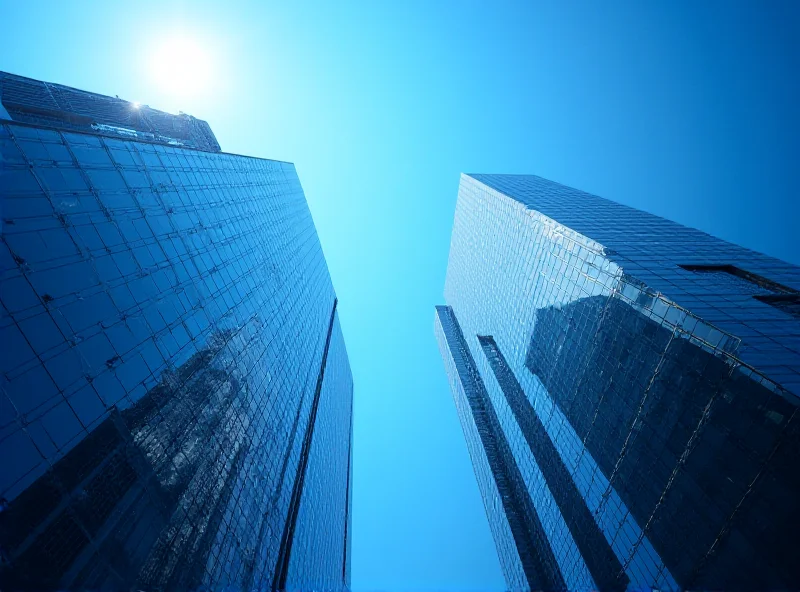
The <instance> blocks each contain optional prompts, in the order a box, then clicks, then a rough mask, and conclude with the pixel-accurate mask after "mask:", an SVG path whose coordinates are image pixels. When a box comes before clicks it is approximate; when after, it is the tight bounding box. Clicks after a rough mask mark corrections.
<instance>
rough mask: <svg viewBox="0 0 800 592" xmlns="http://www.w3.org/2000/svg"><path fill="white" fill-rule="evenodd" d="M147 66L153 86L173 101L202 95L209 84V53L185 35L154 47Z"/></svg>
mask: <svg viewBox="0 0 800 592" xmlns="http://www.w3.org/2000/svg"><path fill="white" fill-rule="evenodd" d="M148 62H149V63H148V71H149V72H150V74H151V76H152V78H153V79H154V82H155V83H156V84H157V85H158V86H159V87H160V88H161V89H163V90H164V91H165V92H167V93H169V94H170V95H172V96H173V97H175V98H181V97H188V96H191V95H195V94H198V93H201V92H203V91H204V90H206V89H207V88H208V87H209V86H210V84H211V82H212V77H213V70H214V64H213V59H212V55H211V52H210V51H208V49H207V48H206V47H205V46H204V44H202V43H200V42H199V41H198V40H197V39H193V38H191V37H189V36H186V35H173V36H170V37H168V38H166V39H164V40H162V41H161V42H160V43H155V44H154V45H153V46H152V51H151V53H150V56H149V60H148Z"/></svg>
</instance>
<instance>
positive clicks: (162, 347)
mask: <svg viewBox="0 0 800 592" xmlns="http://www.w3.org/2000/svg"><path fill="white" fill-rule="evenodd" d="M42 84H44V83H42ZM6 90H7V89H6ZM7 97H8V92H5V91H4V102H5V104H6V109H7V110H8V113H9V114H10V115H11V117H12V118H14V113H15V112H14V110H13V109H11V108H9V105H8V102H7V101H6V99H7ZM110 100H111V101H112V102H114V100H113V99H110ZM128 108H129V109H134V108H137V107H134V106H132V105H130V104H128ZM51 115H52V114H51ZM81 116H82V117H83V116H86V115H85V113H83V114H82V115H81ZM86 117H88V116H86ZM40 123H41V122H40ZM49 123H50V124H51V125H52V126H53V127H44V126H43V125H41V124H37V125H33V124H32V123H31V122H30V121H28V122H20V121H11V120H4V121H0V166H1V168H0V197H1V198H2V200H1V201H0V203H1V204H2V206H1V207H2V219H3V222H2V241H0V302H1V303H2V319H1V320H0V343H2V348H0V418H1V423H0V464H1V466H2V470H1V471H0V497H1V498H2V500H0V552H1V553H2V564H0V587H2V588H3V589H6V588H9V589H14V588H27V589H53V588H59V589H63V588H73V589H77V588H88V589H122V588H125V589H128V588H131V587H137V588H142V589H192V588H198V587H212V588H217V589H218V588H221V587H223V586H232V587H235V588H237V589H255V588H261V589H297V588H315V589H326V590H339V589H345V588H347V587H348V586H349V577H350V574H349V563H350V553H349V549H350V536H351V534H350V527H349V524H350V503H351V497H352V487H351V482H352V480H351V463H350V459H351V457H352V450H351V449H352V436H351V434H352V395H353V383H352V377H351V374H350V367H349V363H348V359H347V352H346V350H345V345H344V340H343V337H342V332H341V328H340V325H339V319H338V314H337V312H336V305H337V301H336V297H335V294H334V290H333V286H332V284H331V280H330V276H329V274H328V270H327V266H326V263H325V259H324V257H323V254H322V250H321V247H320V243H319V239H318V237H317V234H316V231H315V229H314V225H313V221H312V219H311V214H310V212H309V209H308V206H307V204H306V201H305V197H304V195H303V191H302V188H301V186H300V182H299V180H298V178H297V174H296V172H295V169H294V166H293V165H291V164H287V163H282V162H276V161H268V160H262V159H256V158H249V157H244V156H236V155H231V154H225V153H221V152H218V151H217V150H215V149H214V148H213V146H212V147H208V149H206V150H198V149H192V148H188V147H186V146H185V145H176V144H175V142H173V141H172V140H171V139H168V138H163V137H161V138H159V137H157V135H153V136H152V137H146V136H141V135H139V136H136V137H133V136H131V137H128V138H122V137H119V134H118V133H116V132H113V131H112V132H109V133H108V134H107V133H106V132H107V131H108V130H106V129H104V128H102V127H97V126H95V127H91V126H90V127H89V130H88V131H89V132H91V133H86V130H84V131H75V130H74V128H73V127H71V126H69V125H64V126H61V125H59V124H58V121H57V120H56V119H55V118H51V120H50V122H49ZM209 133H210V130H209ZM211 137H212V138H213V134H212V136H211Z"/></svg>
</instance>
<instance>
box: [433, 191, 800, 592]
mask: <svg viewBox="0 0 800 592" xmlns="http://www.w3.org/2000/svg"><path fill="white" fill-rule="evenodd" d="M445 300H446V302H447V305H446V306H439V307H437V309H436V316H435V333H436V337H437V340H438V342H439V345H440V349H441V352H442V356H443V358H444V361H445V368H446V371H447V374H448V376H449V379H450V383H451V387H452V390H453V396H454V399H455V402H456V408H457V411H458V414H459V418H460V420H461V423H462V427H463V429H464V434H465V437H466V441H467V448H468V450H469V453H470V456H471V458H472V461H473V465H474V468H475V473H476V477H477V481H478V486H479V489H480V490H481V494H482V496H483V499H484V505H485V508H486V512H487V515H488V518H489V523H490V527H491V529H492V533H493V535H494V538H495V542H496V545H497V549H498V554H499V556H500V562H501V565H502V567H503V571H504V573H505V576H506V581H507V583H508V586H509V588H510V589H512V590H526V589H541V588H545V589H546V588H569V589H578V590H579V589H583V590H588V589H602V590H624V589H629V590H641V589H659V590H666V589H672V590H678V589H685V588H693V589H748V590H750V589H796V588H798V587H800V568H799V567H798V564H797V562H796V560H795V557H796V555H797V551H798V550H800V546H799V545H798V543H797V542H796V537H795V536H794V535H795V532H796V528H797V526H798V524H800V505H798V504H797V503H796V497H797V496H798V495H800V476H798V475H799V474H800V473H798V471H797V467H798V458H800V417H798V414H797V408H798V396H799V395H800V317H799V316H798V313H797V310H798V309H800V269H798V268H797V267H796V266H792V265H789V264H787V263H785V262H782V261H779V260H776V259H773V258H770V257H767V256H765V255H762V254H760V253H755V252H753V251H749V250H747V249H744V248H741V247H738V246H736V245H732V244H730V243H726V242H724V241H722V240H720V239H716V238H714V237H711V236H709V235H707V234H704V233H702V232H700V231H697V230H694V229H691V228H686V227H684V226H681V225H678V224H675V223H673V222H670V221H668V220H664V219H662V218H659V217H657V216H654V215H651V214H648V213H645V212H642V211H638V210H634V209H632V208H628V207H625V206H622V205H619V204H616V203H614V202H610V201H607V200H604V199H602V198H599V197H597V196H593V195H590V194H587V193H584V192H581V191H577V190H575V189H571V188H569V187H565V186H562V185H559V184H557V183H553V182H550V181H547V180H544V179H541V178H539V177H534V176H513V175H469V176H468V175H464V176H462V179H461V185H460V188H459V197H458V203H457V206H456V214H455V222H454V227H453V236H452V241H451V247H450V258H449V262H448V269H447V278H446V282H445Z"/></svg>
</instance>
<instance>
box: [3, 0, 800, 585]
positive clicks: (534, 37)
mask: <svg viewBox="0 0 800 592" xmlns="http://www.w3.org/2000/svg"><path fill="white" fill-rule="evenodd" d="M601 4H602V6H601ZM606 4H608V5H606ZM656 4H657V3H656V2H639V1H631V2H627V3H599V2H577V1H576V2H565V3H558V2H548V3H536V2H530V3H528V2H525V3H520V4H511V3H504V2H494V3H490V2H483V3H477V2H476V3H471V2H453V3H452V4H447V3H444V2H442V3H439V2H431V1H419V2H417V1H416V0H404V1H402V2H395V3H390V2H381V1H377V2H375V1H371V2H368V1H365V2H362V3H354V2H349V1H346V0H342V1H337V2H330V1H320V2H300V1H295V0H292V1H289V0H283V1H281V2H266V1H262V2H244V1H240V0H228V1H227V2H225V3H224V5H223V4H222V3H220V4H218V5H212V4H207V3H201V2H188V1H187V2H179V1H174V0H158V1H155V2H152V1H149V0H136V1H135V2H118V1H106V2H94V3H89V2H61V1H58V2H55V1H54V2H52V3H46V2H37V1H28V2H18V1H14V2H11V1H10V0H0V20H2V23H3V33H2V35H1V36H0V69H3V70H7V71H11V72H14V73H17V74H22V75H26V76H31V77H35V78H41V79H45V80H50V81H54V82H60V83H64V84H68V85H72V86H76V87H79V88H84V89H87V90H92V91H96V92H101V93H105V94H111V95H119V96H120V97H122V98H126V99H130V100H138V101H141V102H144V103H147V104H149V105H150V106H152V107H155V108H162V109H165V110H173V111H177V110H178V109H180V110H183V111H185V112H187V113H191V114H193V115H196V116H198V117H201V118H203V119H206V120H207V121H208V122H209V123H210V124H211V126H212V128H213V130H214V131H215V133H216V135H217V138H218V139H219V141H220V143H221V144H222V147H223V149H224V150H226V151H229V152H237V153H241V154H249V155H254V156H261V157H266V158H275V159H280V160H288V161H292V162H294V163H295V164H296V165H297V169H298V172H299V174H300V179H301V181H302V183H303V186H304V188H305V192H306V196H307V198H308V201H309V204H310V206H311V210H312V213H313V215H314V219H315V222H316V225H317V228H318V230H319V234H320V237H321V240H322V244H323V248H324V251H325V254H326V257H327V260H328V265H329V267H330V270H331V274H332V276H333V281H334V284H335V286H336V289H337V292H338V296H339V302H340V313H341V319H342V326H343V330H344V334H345V340H346V342H347V347H348V351H349V355H350V361H351V364H352V368H353V375H354V380H355V389H356V391H355V398H356V401H355V453H354V454H355V464H354V472H355V483H354V508H353V534H354V542H353V585H354V587H355V588H357V589H361V590H364V589H370V590H374V589H385V590H403V589H429V590H433V589H437V590H445V589H451V590H456V589H498V590H499V589H501V588H502V587H503V581H502V576H501V574H500V570H499V565H498V562H497V558H496V555H495V551H494V545H493V543H492V541H491V537H490V534H489V529H488V526H487V524H486V520H485V517H484V514H483V507H482V504H481V501H480V497H479V495H478V491H477V488H476V485H475V481H474V477H473V475H472V469H471V465H470V463H469V459H468V456H467V451H466V447H465V445H464V443H463V438H462V435H461V431H460V427H459V425H458V420H457V418H456V414H455V410H454V407H453V403H452V399H451V397H450V393H449V390H448V386H447V383H446V380H445V376H444V372H443V366H442V362H441V360H440V358H439V354H438V351H437V348H436V344H435V342H434V338H433V329H432V327H433V305H434V304H436V303H439V302H441V300H442V288H443V284H444V274H445V269H446V264H447V252H448V247H449V240H450V230H451V225H452V216H453V211H454V206H455V199H456V192H457V187H458V178H459V173H461V172H486V173H492V172H511V173H535V174H538V175H541V176H543V177H547V178H549V179H553V180H556V181H559V182H562V183H565V184H568V185H572V186H574V187H578V188H580V189H584V190H587V191H591V192H594V193H598V194H600V195H603V196H605V197H610V198H613V199H616V200H618V201H620V202H623V203H626V204H629V205H632V206H635V207H639V208H642V209H646V210H649V211H651V212H654V213H656V214H660V215H663V216H666V217H669V218H672V219H674V220H677V221H679V222H682V223H685V224H688V225H692V226H696V227H698V228H701V229H703V230H705V231H707V232H710V233H712V234H715V235H717V236H720V237H722V238H725V239H727V240H730V241H733V242H738V243H740V244H743V245H745V246H747V247H750V248H753V249H756V250H760V251H763V252H765V253H768V254H770V255H774V256H777V257H780V258H783V259H785V260H788V261H792V262H794V263H800V192H798V189H799V188H800V187H799V186H800V180H799V179H798V174H800V164H799V163H798V156H800V150H798V149H799V148H800V109H798V105H800V82H799V81H800V77H799V76H798V72H800V51H799V50H798V41H796V39H797V38H798V37H800V3H798V2H784V3H781V2H772V1H770V2H756V1H755V0H754V1H753V2H751V3H749V4H748V3H743V2H736V1H724V2H696V1H678V2H663V3H661V4H662V5H661V7H658V6H656ZM174 31H181V32H182V33H181V35H182V36H183V38H185V39H190V40H195V43H197V44H200V45H201V46H202V47H203V48H204V51H205V52H206V53H207V54H209V56H210V57H208V60H209V62H210V65H209V66H208V68H209V73H208V80H209V82H210V84H206V85H205V86H199V88H197V89H196V90H195V91H194V92H191V93H188V92H180V91H177V90H176V89H175V85H174V84H170V82H171V81H170V80H169V79H164V78H163V77H158V76H156V75H155V74H154V70H157V69H158V68H157V64H158V63H159V62H161V58H156V64H155V65H154V64H153V63H152V62H153V58H152V57H151V53H152V50H153V48H154V47H156V48H158V47H161V46H162V44H163V43H165V40H168V39H169V38H170V37H171V36H173V35H174ZM190 45H191V44H190ZM165 51H167V52H168V50H165ZM201 53H202V52H201ZM161 57H162V58H163V59H168V58H169V56H161ZM191 82H192V80H189V81H188V82H187V84H188V83H191Z"/></svg>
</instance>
